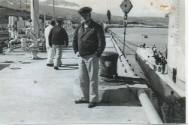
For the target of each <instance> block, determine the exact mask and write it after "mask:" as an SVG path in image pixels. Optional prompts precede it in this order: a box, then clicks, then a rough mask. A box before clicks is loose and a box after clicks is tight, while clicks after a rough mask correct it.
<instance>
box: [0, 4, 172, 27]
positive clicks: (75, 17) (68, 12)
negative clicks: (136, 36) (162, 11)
mask: <svg viewBox="0 0 188 125" xmlns="http://www.w3.org/2000/svg"><path fill="white" fill-rule="evenodd" d="M44 13H45V14H46V15H48V16H49V17H52V16H53V8H52V6H44V5H42V6H40V15H41V16H42V15H43V14H44ZM9 15H14V16H23V17H27V18H29V17H30V12H29V9H28V10H23V9H22V10H20V8H19V6H18V5H17V4H15V6H13V5H9V4H8V3H6V4H5V3H4V4H2V2H1V5H0V16H1V20H0V22H2V20H7V19H8V16H9ZM55 15H56V17H59V16H61V17H63V18H67V17H68V18H70V17H71V19H72V21H73V22H79V21H80V16H79V14H78V12H77V10H74V9H67V8H58V7H56V8H55ZM92 18H93V19H94V20H96V21H97V22H106V21H107V18H106V15H104V14H98V13H92ZM112 23H118V24H123V17H120V16H112ZM128 24H143V25H156V26H167V25H168V18H158V17H128Z"/></svg>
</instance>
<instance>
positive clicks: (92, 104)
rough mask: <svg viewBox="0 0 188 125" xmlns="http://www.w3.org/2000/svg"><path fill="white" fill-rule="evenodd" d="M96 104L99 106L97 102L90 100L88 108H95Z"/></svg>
mask: <svg viewBox="0 0 188 125" xmlns="http://www.w3.org/2000/svg"><path fill="white" fill-rule="evenodd" d="M96 106H97V103H96V102H90V103H89V105H88V108H93V107H96Z"/></svg>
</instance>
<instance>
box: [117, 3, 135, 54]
mask: <svg viewBox="0 0 188 125" xmlns="http://www.w3.org/2000/svg"><path fill="white" fill-rule="evenodd" d="M132 7H133V5H132V3H131V1H130V0H123V1H122V3H121V4H120V8H121V9H122V11H123V13H124V42H123V54H124V51H125V35H126V27H127V14H128V13H129V11H130V10H131V9H132Z"/></svg>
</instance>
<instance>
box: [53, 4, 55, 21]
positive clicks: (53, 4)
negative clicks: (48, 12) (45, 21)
mask: <svg viewBox="0 0 188 125" xmlns="http://www.w3.org/2000/svg"><path fill="white" fill-rule="evenodd" d="M53 18H54V20H55V0H53Z"/></svg>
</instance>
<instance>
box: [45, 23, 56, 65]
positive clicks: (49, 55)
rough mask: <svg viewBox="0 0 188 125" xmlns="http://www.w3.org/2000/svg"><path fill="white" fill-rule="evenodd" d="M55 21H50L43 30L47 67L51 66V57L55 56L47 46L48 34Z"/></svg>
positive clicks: (52, 50)
mask: <svg viewBox="0 0 188 125" xmlns="http://www.w3.org/2000/svg"><path fill="white" fill-rule="evenodd" d="M55 24H56V23H55V21H54V20H52V21H51V23H50V24H49V25H48V26H47V27H46V28H45V31H44V35H45V41H46V51H47V57H48V59H47V64H46V65H47V66H53V65H54V64H53V57H54V55H55V51H54V49H53V48H52V47H50V45H49V34H50V31H51V30H52V28H53V27H54V26H55Z"/></svg>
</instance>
